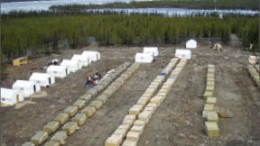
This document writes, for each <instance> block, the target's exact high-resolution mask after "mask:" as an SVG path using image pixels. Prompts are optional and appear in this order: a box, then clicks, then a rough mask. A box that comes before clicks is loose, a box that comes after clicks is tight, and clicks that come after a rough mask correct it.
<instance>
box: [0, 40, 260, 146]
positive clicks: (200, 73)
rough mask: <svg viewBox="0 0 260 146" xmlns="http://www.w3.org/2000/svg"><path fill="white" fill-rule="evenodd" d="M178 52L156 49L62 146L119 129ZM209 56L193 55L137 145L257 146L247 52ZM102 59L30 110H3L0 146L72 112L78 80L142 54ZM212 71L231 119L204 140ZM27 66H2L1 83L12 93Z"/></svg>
mask: <svg viewBox="0 0 260 146" xmlns="http://www.w3.org/2000/svg"><path fill="white" fill-rule="evenodd" d="M176 47H177V46H171V47H162V48H160V56H159V57H158V58H157V60H156V62H155V63H152V64H143V65H141V67H140V69H139V70H138V71H137V72H136V73H135V74H134V75H133V76H132V77H131V78H130V79H129V80H128V81H127V82H126V83H125V85H124V86H123V87H122V88H121V89H120V90H118V91H117V92H116V93H115V94H114V95H113V96H112V97H111V98H110V100H108V101H107V102H106V103H105V105H104V106H102V108H101V109H100V110H98V111H97V112H96V113H95V114H94V115H93V116H92V117H90V118H89V119H87V121H86V123H85V124H84V125H83V126H82V127H81V128H80V129H79V130H78V131H77V132H76V133H75V134H73V135H71V136H69V138H68V139H67V141H66V144H65V146H102V145H104V143H105V140H106V139H107V137H109V136H110V135H111V134H112V133H113V131H114V130H115V129H116V128H117V127H118V125H119V124H120V123H121V122H122V120H123V118H124V116H125V115H126V114H127V112H128V110H129V108H130V107H131V106H132V105H133V104H135V103H136V100H137V99H138V98H139V97H140V96H141V95H142V93H143V92H144V91H145V89H146V88H147V87H148V85H149V83H150V82H151V81H152V80H153V79H154V78H155V77H156V76H157V75H158V74H159V72H160V70H161V69H162V68H163V67H164V66H165V65H167V63H168V61H169V60H170V59H171V58H172V57H173V56H174V50H175V49H176ZM224 48H225V49H224V51H222V52H215V51H213V50H210V49H209V46H207V45H204V46H200V47H199V49H196V50H193V55H192V59H191V60H189V61H188V63H187V65H186V66H185V68H184V70H183V71H182V73H181V74H180V76H179V77H178V79H177V81H176V82H175V84H174V85H173V88H172V90H171V91H170V93H169V94H168V96H167V98H166V100H165V101H164V102H163V103H162V104H161V106H160V107H159V108H158V109H157V110H156V112H155V113H154V114H153V116H152V119H151V120H150V122H149V123H148V124H147V125H146V127H145V130H144V133H143V134H142V136H141V137H140V140H139V142H138V146H146V145H147V146H260V126H259V125H260V97H259V95H260V90H259V88H257V87H256V85H255V84H254V82H253V80H252V79H251V78H250V77H249V75H248V73H247V70H246V65H247V59H248V55H249V54H250V53H248V52H245V51H243V50H242V49H240V48H237V47H236V48H235V47H224ZM84 49H92V48H91V47H87V48H83V49H81V50H66V51H64V52H62V54H61V55H59V56H54V55H52V56H47V57H46V56H45V57H41V58H36V59H33V60H32V62H33V63H35V64H37V65H38V66H41V65H42V64H44V63H46V61H48V60H50V59H53V58H60V57H63V58H69V57H70V56H71V55H72V54H76V53H81V52H82V50H84ZM97 50H98V51H100V52H101V55H102V56H101V57H102V60H101V61H99V62H96V63H94V64H92V65H91V66H88V67H87V68H84V69H82V70H81V71H78V72H76V73H74V74H71V75H69V76H68V77H67V78H66V79H64V80H57V83H56V84H54V85H53V86H51V87H50V88H45V89H43V91H46V92H47V94H48V95H47V97H43V98H32V99H30V100H32V101H33V102H35V104H30V105H26V106H25V107H22V108H21V109H19V110H15V109H14V108H13V107H5V108H1V111H0V123H1V124H2V129H1V133H2V145H5V146H19V145H21V144H22V143H23V142H25V141H28V140H29V139H30V138H31V136H32V135H33V134H34V133H35V132H36V131H37V130H41V129H42V127H43V125H44V124H46V123H47V122H48V121H50V120H51V119H52V118H53V117H54V116H55V115H56V114H57V113H59V112H60V111H62V110H63V109H65V107H67V106H68V105H71V104H72V103H73V102H74V101H75V100H76V99H77V98H78V97H79V96H80V95H82V94H84V92H85V91H86V90H85V89H84V88H83V87H82V80H83V79H84V78H85V77H86V76H88V75H89V74H92V73H94V72H95V71H99V72H101V73H102V74H105V72H107V71H108V70H110V69H112V68H115V67H117V66H118V65H120V64H121V63H123V62H125V61H131V62H133V61H134V54H135V53H136V52H141V51H142V48H138V47H132V48H126V47H116V48H114V47H107V48H103V47H101V48H98V49H97ZM208 64H215V65H216V96H217V98H218V105H219V106H222V107H227V108H229V109H230V110H231V111H232V112H233V114H234V117H233V118H230V119H220V120H219V128H220V137H219V138H208V137H207V136H206V135H205V132H204V121H203V119H202V109H203V105H204V101H203V99H202V95H203V92H204V89H205V84H206V72H207V69H206V68H207V65H208ZM31 66H32V64H29V65H25V66H22V67H20V68H15V67H11V66H10V67H8V70H7V72H8V73H9V76H8V77H7V79H6V80H5V81H4V82H3V86H4V87H11V85H12V82H13V80H14V79H28V77H29V72H28V71H29V69H30V67H31Z"/></svg>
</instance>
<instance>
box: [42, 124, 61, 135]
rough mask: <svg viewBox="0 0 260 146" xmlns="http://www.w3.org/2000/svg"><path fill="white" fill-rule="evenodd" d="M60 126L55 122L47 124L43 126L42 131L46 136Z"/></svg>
mask: <svg viewBox="0 0 260 146" xmlns="http://www.w3.org/2000/svg"><path fill="white" fill-rule="evenodd" d="M59 126H60V123H59V122H57V121H51V122H48V123H47V124H46V125H45V126H43V130H44V131H46V132H47V133H48V134H51V133H53V132H55V131H56V130H57V129H58V128H59Z"/></svg>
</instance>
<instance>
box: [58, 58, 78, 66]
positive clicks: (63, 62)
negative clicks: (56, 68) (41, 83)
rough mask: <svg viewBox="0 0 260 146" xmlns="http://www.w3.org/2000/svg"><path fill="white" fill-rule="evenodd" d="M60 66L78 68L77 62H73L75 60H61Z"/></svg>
mask: <svg viewBox="0 0 260 146" xmlns="http://www.w3.org/2000/svg"><path fill="white" fill-rule="evenodd" d="M60 65H64V66H77V67H78V62H77V61H75V60H68V59H63V60H62V62H61V64H60Z"/></svg>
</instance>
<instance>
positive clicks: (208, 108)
mask: <svg viewBox="0 0 260 146" xmlns="http://www.w3.org/2000/svg"><path fill="white" fill-rule="evenodd" d="M214 110H215V105H214V104H208V103H207V104H205V105H204V111H214Z"/></svg>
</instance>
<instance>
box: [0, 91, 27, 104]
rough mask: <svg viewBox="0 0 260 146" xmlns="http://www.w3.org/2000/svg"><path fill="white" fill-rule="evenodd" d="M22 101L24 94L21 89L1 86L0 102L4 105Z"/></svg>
mask: <svg viewBox="0 0 260 146" xmlns="http://www.w3.org/2000/svg"><path fill="white" fill-rule="evenodd" d="M21 101H24V94H23V93H22V92H21V91H18V90H13V89H7V88H1V103H3V104H4V105H14V104H16V103H18V102H21Z"/></svg>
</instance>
